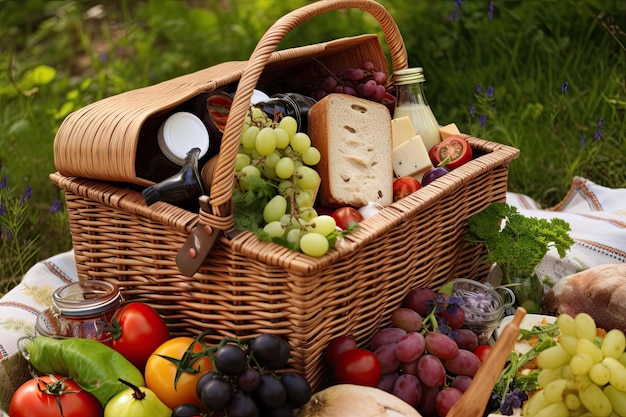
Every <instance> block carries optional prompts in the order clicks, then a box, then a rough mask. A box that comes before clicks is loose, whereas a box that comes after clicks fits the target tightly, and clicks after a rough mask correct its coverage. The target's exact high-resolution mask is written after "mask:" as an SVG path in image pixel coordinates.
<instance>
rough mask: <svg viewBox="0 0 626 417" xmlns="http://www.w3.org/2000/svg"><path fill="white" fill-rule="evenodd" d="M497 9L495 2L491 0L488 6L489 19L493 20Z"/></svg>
mask: <svg viewBox="0 0 626 417" xmlns="http://www.w3.org/2000/svg"><path fill="white" fill-rule="evenodd" d="M494 11H495V4H493V0H492V1H490V2H489V7H488V8H487V19H489V20H493V14H494Z"/></svg>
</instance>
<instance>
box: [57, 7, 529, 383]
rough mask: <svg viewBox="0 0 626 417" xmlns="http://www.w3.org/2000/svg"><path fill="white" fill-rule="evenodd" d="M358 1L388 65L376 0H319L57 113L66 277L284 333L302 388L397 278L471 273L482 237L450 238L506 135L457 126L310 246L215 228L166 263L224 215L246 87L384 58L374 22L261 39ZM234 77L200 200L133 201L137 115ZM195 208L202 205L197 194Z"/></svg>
mask: <svg viewBox="0 0 626 417" xmlns="http://www.w3.org/2000/svg"><path fill="white" fill-rule="evenodd" d="M343 8H358V9H362V10H364V11H367V12H369V13H370V14H372V15H373V16H374V17H375V18H376V19H377V21H378V22H379V23H380V24H381V27H382V29H383V32H384V34H385V40H386V43H387V46H388V48H389V51H390V54H391V66H392V69H393V70H394V71H395V70H398V69H402V68H405V67H406V66H407V58H406V50H405V49H404V45H403V42H402V38H401V36H400V34H399V32H398V29H397V27H396V25H395V23H394V21H393V19H392V18H391V16H390V15H389V14H388V13H387V11H386V10H385V9H384V8H383V7H382V6H381V5H379V4H378V3H376V2H374V1H371V0H327V1H320V2H315V3H313V4H310V5H308V6H305V7H303V8H301V9H297V10H295V11H293V12H292V13H290V14H288V15H286V16H284V17H283V18H281V19H279V20H278V21H277V22H276V23H275V24H274V25H273V26H272V27H271V28H270V29H269V30H268V31H267V32H266V34H265V35H264V36H263V38H262V39H261V40H260V41H259V44H258V45H257V48H256V49H255V51H254V52H253V54H252V56H251V57H250V60H248V61H247V62H231V63H224V64H220V65H217V66H215V67H211V68H208V69H206V70H203V71H200V72H197V73H194V74H190V75H187V76H183V77H179V78H176V79H173V80H169V81H166V82H164V83H161V84H157V85H155V86H152V87H147V88H144V89H140V90H134V91H130V92H127V93H123V94H120V95H118V96H114V97H111V98H108V99H105V100H101V101H99V102H96V103H94V104H93V105H90V106H87V107H85V108H84V109H81V110H79V111H77V112H76V113H74V114H72V115H70V116H69V117H68V118H67V119H66V120H65V121H64V123H63V125H62V127H61V129H60V130H59V133H58V135H57V138H56V139H55V147H54V152H55V162H56V168H57V170H58V172H55V173H53V174H51V175H50V178H51V180H52V181H53V182H54V183H55V184H57V185H58V186H59V187H60V188H61V189H63V190H64V191H65V195H66V201H67V209H68V213H69V217H70V232H71V235H72V239H73V245H74V251H75V257H76V264H77V272H78V276H79V278H80V279H83V280H86V279H104V280H108V281H111V282H114V283H116V284H117V285H119V286H120V287H122V288H123V293H124V295H125V296H126V297H127V298H129V299H141V300H144V301H147V302H149V303H150V304H152V305H153V306H154V307H156V308H157V309H158V310H159V311H160V312H162V313H163V315H164V316H165V318H166V320H167V321H168V323H169V326H170V330H171V332H172V334H173V335H195V334H198V333H200V332H201V331H203V330H206V329H207V328H210V329H212V330H213V331H214V335H213V336H209V339H213V340H215V341H217V340H219V339H220V338H221V337H223V336H233V337H247V336H254V335H257V334H260V333H264V332H267V333H273V334H277V335H281V336H283V337H285V339H286V340H287V341H288V342H289V344H290V346H291V350H292V351H291V353H292V358H291V360H290V366H291V368H292V369H293V370H295V371H297V372H300V373H302V374H303V375H304V376H305V378H307V380H309V382H310V383H311V385H312V386H313V387H314V388H317V387H320V386H321V385H322V384H323V383H324V381H325V380H326V378H327V375H326V373H327V368H326V367H325V366H323V350H324V348H325V347H326V346H327V344H328V342H329V340H330V339H332V338H333V337H336V336H339V335H343V334H351V335H353V336H354V337H355V338H356V339H357V340H358V341H359V342H361V343H363V344H365V343H366V342H368V341H369V338H370V337H371V336H372V334H373V333H374V331H375V330H377V329H378V328H380V327H382V326H384V325H386V324H388V321H389V316H390V314H391V312H392V311H393V309H395V308H397V307H398V306H399V305H400V303H401V301H402V299H403V297H404V295H405V294H406V292H407V291H408V290H409V289H411V288H415V287H420V286H425V287H431V288H439V287H440V286H441V285H443V284H445V283H446V282H448V281H449V280H451V279H453V278H458V277H463V278H470V279H481V278H483V277H485V276H486V275H487V272H488V271H487V269H488V266H486V265H485V264H483V263H481V262H479V258H480V257H481V256H482V255H484V249H482V248H477V247H469V246H467V245H466V243H465V242H464V238H465V235H466V233H467V218H468V217H469V216H471V215H473V214H475V213H477V212H478V211H480V210H482V209H484V208H485V207H487V206H488V205H489V204H490V203H492V202H496V201H504V199H505V193H506V189H507V176H508V167H509V163H510V161H511V160H513V159H514V158H516V157H517V155H518V154H519V151H518V150H517V149H515V148H511V147H508V146H504V145H501V144H497V143H494V142H489V141H485V140H482V139H478V138H469V141H470V143H471V145H472V148H473V151H474V154H475V155H477V157H475V159H474V160H472V161H471V162H469V163H467V164H465V165H463V166H462V167H460V168H457V169H456V170H454V171H452V172H450V173H449V174H447V175H445V176H444V177H442V178H440V179H438V180H436V181H435V182H433V183H431V184H430V185H428V186H427V187H424V188H423V189H421V190H419V191H417V192H415V193H413V194H411V195H410V196H407V197H405V198H404V199H402V200H400V201H398V202H396V203H393V204H391V205H389V206H387V207H385V209H384V210H382V211H381V212H380V213H379V214H377V215H376V216H374V217H371V218H369V219H367V220H366V221H364V222H363V223H362V224H361V227H360V228H359V229H358V230H357V231H356V232H354V233H352V234H350V235H348V236H347V237H345V238H344V239H343V240H340V241H339V242H338V243H337V245H336V247H335V248H334V249H332V250H331V251H329V252H328V253H327V254H326V255H324V256H322V257H320V258H312V257H309V256H307V255H304V254H302V253H297V252H293V251H291V250H289V249H287V248H284V247H282V246H279V245H276V244H273V243H268V242H262V241H259V240H258V239H257V238H256V236H254V235H253V234H252V233H250V232H241V233H238V234H236V235H234V236H233V235H231V234H229V233H222V234H220V237H219V238H218V240H217V242H216V243H215V245H214V246H213V248H212V249H211V251H210V254H209V256H208V257H207V258H206V259H205V260H204V262H203V263H202V266H201V267H200V269H199V270H198V272H197V273H196V274H194V275H193V276H192V277H188V276H184V275H182V274H181V273H180V271H179V268H178V266H177V264H176V255H177V252H178V251H179V249H180V248H181V246H182V245H183V244H184V243H185V241H186V240H187V238H188V236H189V235H190V234H191V233H192V232H193V230H194V228H196V227H202V226H204V225H209V226H211V227H212V228H213V229H214V230H215V231H216V232H217V231H228V230H230V229H232V226H233V224H232V216H231V215H230V211H229V206H230V200H231V198H232V186H233V174H232V173H233V172H234V160H235V155H236V151H237V146H238V143H239V135H240V132H241V129H242V127H243V122H244V117H245V113H246V111H247V107H248V105H247V103H249V100H250V97H251V96H252V91H253V89H254V88H255V87H257V86H259V87H260V88H266V89H271V87H272V86H273V85H276V84H277V83H278V82H279V81H280V80H281V79H282V78H283V77H284V76H285V74H287V73H291V72H293V71H294V68H298V71H306V70H307V68H315V67H316V66H315V65H314V64H313V59H315V62H323V63H324V65H325V66H326V67H328V68H331V69H341V68H346V67H350V66H358V65H359V64H360V63H361V62H363V61H365V60H371V61H373V62H374V63H375V65H376V66H377V67H378V68H385V69H386V68H387V65H388V64H387V61H386V59H385V56H384V54H383V52H382V49H381V46H380V44H379V42H378V38H377V37H376V36H375V35H363V36H358V37H352V38H343V39H339V40H334V41H330V42H325V43H321V44H316V45H308V46H303V47H299V48H293V49H289V50H283V51H278V52H275V49H276V46H277V44H278V43H279V41H280V40H281V39H282V38H283V37H284V36H285V34H286V33H288V32H289V31H290V30H292V29H293V28H295V27H297V26H298V25H300V24H302V23H304V22H305V21H307V20H309V19H310V18H312V17H314V16H317V15H319V14H322V13H326V12H329V11H334V10H338V9H343ZM233 84H236V86H237V91H236V93H235V98H234V102H233V106H232V108H231V113H230V116H229V119H228V123H227V126H226V130H225V132H224V136H223V139H222V145H221V148H220V154H219V159H218V163H217V167H216V171H215V175H214V178H213V183H212V184H211V188H210V198H209V203H210V207H208V208H210V210H208V209H201V210H200V211H199V213H192V212H189V211H186V210H183V209H181V208H178V207H174V206H171V205H168V204H166V203H156V204H154V205H151V206H150V207H148V206H146V204H145V201H144V199H143V197H142V196H141V194H140V193H139V192H138V191H136V190H135V189H133V187H128V186H126V185H120V184H119V183H134V184H140V185H145V184H149V183H150V181H148V180H146V179H143V178H138V177H137V176H136V172H135V160H136V158H137V157H138V156H137V155H136V149H137V142H138V140H139V133H140V131H141V127H142V125H143V124H144V123H147V122H148V121H149V120H150V119H151V118H157V117H160V116H162V115H163V114H165V112H167V111H168V110H171V109H173V108H175V107H176V106H177V105H179V104H180V103H182V102H184V101H185V100H187V99H189V98H191V97H194V96H195V95H197V94H199V93H201V92H206V91H213V90H215V89H217V88H221V87H224V86H229V85H233ZM205 208H206V207H205Z"/></svg>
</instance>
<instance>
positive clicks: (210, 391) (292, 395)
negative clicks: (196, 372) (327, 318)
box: [196, 334, 311, 417]
mask: <svg viewBox="0 0 626 417" xmlns="http://www.w3.org/2000/svg"><path fill="white" fill-rule="evenodd" d="M212 358H213V364H214V369H213V370H212V371H210V372H207V373H205V374H204V375H203V376H201V377H200V379H199V380H198V383H197V386H196V394H197V395H198V398H200V400H201V401H202V403H203V404H204V406H205V407H206V408H207V409H208V410H209V414H208V415H209V416H222V415H228V416H229V417H258V416H261V415H262V416H267V417H282V416H288V417H291V416H292V415H293V410H295V409H298V408H300V407H301V406H302V405H304V404H305V403H307V402H308V401H309V399H310V398H311V387H310V385H309V383H308V382H307V381H306V380H305V379H304V378H303V377H302V376H301V375H299V374H296V373H293V372H284V373H280V374H279V373H277V372H276V371H277V370H279V369H284V368H286V367H287V362H288V360H289V346H288V345H287V342H285V341H284V340H283V339H281V338H279V337H277V336H275V335H272V334H261V335H259V336H257V337H256V338H254V339H252V340H251V341H250V343H248V344H243V343H241V342H239V341H232V340H229V339H224V340H223V342H221V343H219V344H218V345H217V346H216V349H215V351H214V353H213V355H212Z"/></svg>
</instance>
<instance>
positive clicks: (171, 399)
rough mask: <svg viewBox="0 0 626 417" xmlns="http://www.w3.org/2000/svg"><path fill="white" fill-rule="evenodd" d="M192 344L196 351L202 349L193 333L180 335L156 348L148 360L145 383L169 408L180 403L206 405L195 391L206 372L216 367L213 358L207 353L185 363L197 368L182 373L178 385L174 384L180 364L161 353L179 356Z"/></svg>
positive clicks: (174, 357) (185, 365)
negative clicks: (191, 334) (189, 335)
mask: <svg viewBox="0 0 626 417" xmlns="http://www.w3.org/2000/svg"><path fill="white" fill-rule="evenodd" d="M192 344H193V352H201V351H202V345H200V344H199V343H197V342H195V341H194V339H193V338H191V337H182V336H181V337H175V338H173V339H170V340H168V341H167V342H165V343H163V344H162V345H161V346H159V347H158V348H156V350H155V351H154V352H153V353H152V355H150V358H149V359H148V362H147V363H146V371H145V375H144V376H145V379H146V387H148V388H150V389H151V390H152V391H154V393H155V394H156V395H157V396H158V397H159V398H160V399H161V401H163V402H164V403H165V405H167V406H168V407H169V408H170V409H174V408H176V407H178V406H179V405H181V404H192V405H195V406H197V407H199V408H201V409H203V408H204V406H203V404H202V402H201V401H200V399H199V398H198V396H197V395H196V384H197V382H198V379H200V377H201V376H202V375H203V374H204V373H206V372H208V371H210V370H211V369H213V366H212V363H211V358H209V356H206V355H205V356H201V357H200V358H199V359H198V360H197V361H195V362H194V363H191V364H182V367H183V369H186V368H191V369H193V370H194V371H193V372H183V373H181V374H180V377H179V378H178V381H177V383H176V386H174V379H175V378H176V370H177V367H176V365H175V364H174V363H172V362H171V361H170V360H168V359H165V358H163V357H162V356H166V357H168V358H172V359H175V360H180V359H181V358H182V357H183V354H184V353H185V351H187V349H189V347H190V346H192ZM161 355H162V356H161Z"/></svg>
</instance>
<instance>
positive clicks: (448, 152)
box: [428, 135, 472, 169]
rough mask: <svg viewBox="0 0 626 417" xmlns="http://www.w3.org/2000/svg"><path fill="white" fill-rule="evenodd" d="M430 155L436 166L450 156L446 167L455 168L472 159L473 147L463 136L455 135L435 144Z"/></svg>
mask: <svg viewBox="0 0 626 417" xmlns="http://www.w3.org/2000/svg"><path fill="white" fill-rule="evenodd" d="M428 155H429V156H430V160H431V162H432V163H433V165H435V166H437V165H439V164H440V163H441V162H442V161H443V160H445V159H446V158H448V157H449V158H450V160H449V161H448V162H447V163H446V165H445V167H446V168H448V169H455V168H458V167H460V166H461V165H463V164H464V163H466V162H468V161H470V160H471V159H472V147H471V145H470V144H469V142H468V141H467V140H466V139H465V138H464V137H463V136H461V135H454V136H450V137H449V138H446V139H445V140H444V141H442V142H441V143H439V144H437V145H435V146H433V147H432V148H431V149H430V151H429V152H428Z"/></svg>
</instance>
